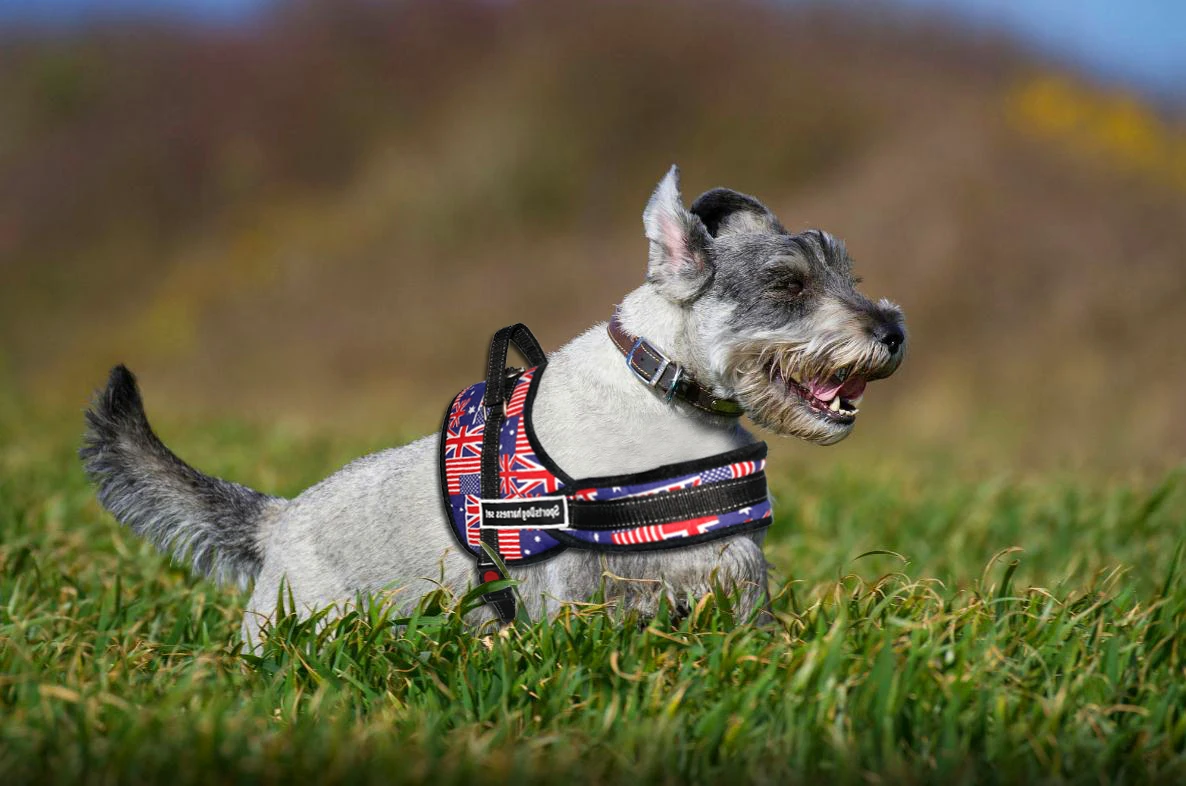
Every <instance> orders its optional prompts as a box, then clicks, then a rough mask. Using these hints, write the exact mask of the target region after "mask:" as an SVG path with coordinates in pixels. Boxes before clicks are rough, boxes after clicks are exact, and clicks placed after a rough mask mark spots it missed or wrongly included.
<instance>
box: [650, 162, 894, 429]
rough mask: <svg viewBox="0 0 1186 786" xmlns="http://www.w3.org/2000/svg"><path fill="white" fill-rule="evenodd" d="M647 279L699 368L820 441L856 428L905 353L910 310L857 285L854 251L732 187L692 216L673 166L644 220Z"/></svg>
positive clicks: (759, 415)
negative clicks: (870, 385)
mask: <svg viewBox="0 0 1186 786" xmlns="http://www.w3.org/2000/svg"><path fill="white" fill-rule="evenodd" d="M643 222H644V224H645V226H646V234H647V238H648V239H649V240H650V264H649V268H648V272H647V280H648V281H649V282H650V283H651V285H652V286H653V287H655V289H657V290H658V291H659V292H660V293H661V294H662V295H663V296H664V297H665V298H667V299H668V300H670V301H672V302H673V303H676V304H678V305H679V306H680V307H681V313H682V314H683V320H684V325H683V326H682V333H683V335H684V336H685V338H686V343H687V346H688V347H689V348H690V351H691V353H692V354H693V355H694V357H692V358H688V359H687V360H688V361H690V363H689V365H691V366H692V367H693V368H692V370H693V371H694V372H695V373H696V375H697V377H698V378H699V379H700V381H701V382H702V383H704V384H707V385H710V386H712V387H713V388H714V389H715V390H716V392H717V393H719V394H721V395H726V396H729V397H731V398H734V399H736V400H737V401H738V402H740V403H741V405H742V407H744V408H745V411H746V414H748V415H749V416H750V417H751V418H752V419H753V420H754V422H756V423H758V424H759V425H761V426H763V427H764V428H768V429H770V430H771V431H774V432H777V433H779V434H783V435H788V436H796V437H800V438H802V439H806V440H809V441H811V442H815V443H817V444H820V445H831V444H833V443H835V442H839V441H840V440H841V439H844V437H846V436H848V433H849V432H850V431H851V430H852V427H853V424H854V423H855V422H856V416H857V411H858V410H857V407H858V405H859V404H860V401H861V397H862V396H863V394H864V390H865V383H867V382H870V381H872V380H875V379H881V378H883V377H888V376H889V375H890V374H892V373H894V371H895V370H896V369H897V368H898V366H899V364H901V362H902V357H903V355H904V354H905V351H906V329H905V326H904V324H903V321H902V312H901V310H900V309H899V308H898V307H897V306H896V305H894V304H893V303H890V302H889V301H888V300H881V301H879V302H876V303H874V302H873V301H871V300H869V299H868V298H866V297H865V296H864V295H862V294H860V293H859V292H857V290H856V284H857V283H858V281H859V279H857V278H856V277H855V276H854V275H853V272H852V260H851V259H849V257H848V253H847V252H846V251H845V248H844V244H843V243H842V242H841V241H839V240H838V239H836V238H834V237H832V236H831V235H829V234H828V233H826V232H821V231H819V230H815V229H812V230H808V231H806V232H802V233H799V234H792V233H790V232H788V231H787V230H786V229H784V228H783V226H782V224H780V223H779V221H778V219H777V218H775V217H774V215H773V214H772V213H771V212H770V211H769V210H767V209H766V207H765V206H763V205H762V203H761V202H759V201H758V200H756V199H754V198H753V197H750V196H746V195H745V194H739V193H737V192H736V191H731V190H729V189H725V188H717V189H713V190H712V191H708V192H706V193H705V194H702V195H701V196H700V198H698V199H697V200H696V201H695V203H694V204H693V205H692V207H691V209H690V210H689V209H688V208H685V207H684V205H683V201H682V199H681V197H680V193H679V170H678V169H677V168H676V167H672V168H671V171H670V172H668V173H667V176H666V177H665V178H664V179H663V180H662V182H660V183H659V186H658V188H656V189H655V193H654V194H653V195H652V196H651V200H650V202H649V203H648V204H647V207H646V211H645V212H644V213H643Z"/></svg>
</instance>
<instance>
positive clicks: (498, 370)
mask: <svg viewBox="0 0 1186 786" xmlns="http://www.w3.org/2000/svg"><path fill="white" fill-rule="evenodd" d="M615 324H617V328H616V332H617V334H618V336H620V337H622V338H621V339H619V338H615V340H614V343H615V344H616V345H618V346H619V348H621V344H620V343H619V340H621V341H622V342H625V340H627V339H630V340H631V344H630V346H631V351H628V352H624V354H626V356H627V363H628V364H629V365H630V367H631V370H632V371H633V372H634V373H635V375H636V376H638V377H639V379H640V380H642V381H643V382H644V383H646V384H647V385H648V386H649V387H651V388H653V389H655V390H657V391H659V392H660V393H662V394H664V395H665V396H666V397H667V398H668V400H670V399H671V398H673V397H680V398H681V400H685V401H688V403H690V404H692V405H693V406H696V407H697V408H699V409H702V410H704V411H707V412H713V413H714V414H724V415H731V414H733V412H732V408H731V407H730V405H732V407H737V404H736V402H733V401H731V400H729V399H719V398H716V397H714V396H712V394H711V392H710V391H708V390H707V389H706V388H704V387H703V386H700V385H699V384H698V383H696V382H695V380H693V379H692V378H691V377H690V376H689V375H687V374H686V373H684V372H683V367H682V366H680V365H679V364H675V363H672V362H671V361H670V360H669V359H668V358H667V357H666V356H664V355H663V354H662V353H661V352H659V350H658V349H656V348H655V347H654V346H653V345H652V344H650V343H649V342H646V341H644V340H642V339H635V338H633V337H631V336H630V335H629V334H628V333H626V332H625V331H624V330H623V329H622V328H621V325H620V324H619V323H618V322H617V315H616V314H615V318H614V320H613V321H612V322H611V328H610V331H611V332H610V335H611V337H613V336H614V335H615V328H614V327H613V326H614V325H615ZM511 345H514V346H515V347H516V349H517V350H518V351H519V353H520V354H521V355H522V356H523V357H524V359H526V360H527V362H528V363H529V364H531V367H530V368H528V369H525V370H521V369H517V368H507V365H506V361H507V352H508V350H509V349H510V347H511ZM546 368H547V357H546V356H545V355H544V352H543V349H542V348H541V347H540V344H539V342H538V341H537V340H536V338H535V336H534V335H532V333H531V331H530V330H529V329H528V328H527V326H526V325H523V324H515V325H511V326H509V327H505V328H503V329H501V330H499V331H498V332H497V333H495V334H494V337H493V339H492V340H491V342H490V352H489V355H488V357H487V365H486V379H485V381H484V382H479V383H476V384H475V385H471V386H470V387H468V388H466V389H465V390H463V391H461V393H459V394H458V395H457V396H455V397H454V399H453V401H452V403H451V404H450V406H449V408H448V409H447V410H446V413H445V421H444V423H443V425H442V427H441V453H440V457H441V461H440V477H441V489H442V493H443V497H444V502H445V509H446V513H447V514H448V518H449V521H450V529H451V531H452V532H453V535H454V537H455V538H456V539H457V541H458V543H459V544H460V545H462V546H463V547H465V548H466V549H467V550H468V551H469V552H470V553H471V555H472V556H473V557H474V560H475V565H476V568H477V574H478V576H477V578H478V581H479V583H480V584H486V583H489V582H493V581H499V580H502V579H506V578H507V575H506V566H507V565H526V564H532V563H535V562H539V561H542V560H545V559H550V558H551V557H554V556H556V555H558V554H560V553H561V552H563V551H564V550H566V549H568V548H580V549H589V550H595V551H602V552H613V551H643V550H653V549H668V548H680V547H687V546H692V545H696V544H698V543H702V542H706V541H710V540H717V539H720V538H724V537H729V536H733V535H737V534H741V533H744V532H753V531H756V530H760V529H764V528H766V527H768V526H770V524H771V523H772V517H771V511H770V501H769V496H768V492H767V486H766V474H765V464H766V444H765V443H764V442H759V443H755V444H752V445H747V446H744V447H742V448H738V449H736V450H733V451H729V452H727V453H722V454H718V455H716V456H710V457H708V458H705V459H698V460H694V461H686V462H680V463H676V464H669V465H665V466H662V467H656V468H654V469H651V470H647V471H645V472H636V473H629V474H623V475H615V476H605V477H596V478H586V479H581V480H577V479H573V478H571V477H569V476H568V475H567V473H565V472H564V470H563V469H561V468H560V467H559V466H557V465H556V464H555V463H554V462H553V461H552V460H551V458H550V457H549V456H548V455H547V453H546V452H545V451H544V449H543V446H542V445H540V444H539V442H538V440H537V439H536V437H535V433H534V429H533V427H532V423H531V416H530V413H531V409H532V405H533V403H534V396H535V392H536V391H537V390H538V385H539V380H540V378H541V377H542V375H543V372H544V371H545V370H546ZM737 409H738V410H740V407H737ZM482 599H483V600H484V601H485V602H486V603H488V604H490V606H491V608H492V609H493V610H494V612H495V614H496V615H497V616H498V618H499V620H500V621H501V622H502V623H503V624H506V623H509V622H510V621H511V620H513V619H514V618H515V615H516V612H517V604H516V598H515V593H514V590H513V589H512V588H510V587H504V588H502V589H498V590H495V591H493V592H487V593H484V594H483V595H482Z"/></svg>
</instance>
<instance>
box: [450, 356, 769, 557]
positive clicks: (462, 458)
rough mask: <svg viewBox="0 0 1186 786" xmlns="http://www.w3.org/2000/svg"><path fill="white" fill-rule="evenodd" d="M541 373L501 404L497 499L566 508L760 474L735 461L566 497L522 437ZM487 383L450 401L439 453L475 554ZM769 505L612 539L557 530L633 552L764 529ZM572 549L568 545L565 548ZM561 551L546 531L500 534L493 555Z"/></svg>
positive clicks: (759, 467)
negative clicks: (561, 503) (538, 500)
mask: <svg viewBox="0 0 1186 786" xmlns="http://www.w3.org/2000/svg"><path fill="white" fill-rule="evenodd" d="M538 373H539V369H538V368H531V369H528V370H527V371H525V372H523V374H522V375H520V377H519V380H518V382H517V383H516V384H515V387H514V389H513V390H512V391H511V395H510V397H509V398H508V399H507V405H506V418H505V419H504V420H503V424H502V429H501V431H500V433H499V461H498V475H499V478H498V480H499V484H498V485H499V494H500V496H501V497H502V498H503V499H515V498H524V497H538V496H547V495H555V494H564V495H566V496H568V497H569V499H572V500H582V501H594V500H598V501H601V500H613V499H622V498H626V497H643V496H650V495H653V494H663V493H666V492H670V491H678V490H679V489H685V488H694V487H697V486H701V485H704V484H711V483H719V482H721V481H725V480H732V479H735V478H744V477H747V476H749V475H753V474H755V473H758V472H762V471H763V470H764V469H765V468H766V460H765V459H764V458H761V459H756V460H752V461H740V462H736V463H732V464H726V465H724V466H719V467H711V468H709V469H704V470H701V471H699V472H690V473H686V474H682V475H677V476H672V477H667V478H662V479H659V480H652V481H648V482H644V483H629V484H628V485H625V486H582V487H579V488H576V489H574V490H567V489H565V488H564V487H563V483H562V481H561V480H560V478H558V477H557V476H556V474H555V472H553V471H552V469H551V468H550V466H549V465H548V464H547V463H546V461H545V460H543V459H541V458H540V456H538V455H537V454H536V451H535V448H534V447H533V446H532V444H531V438H530V435H529V431H528V424H527V422H526V421H527V418H529V417H530V412H529V411H527V399H528V397H529V394H530V390H531V385H532V382H533V380H534V379H535V378H536V377H537V375H538ZM485 393H486V383H484V382H479V383H477V384H475V385H471V386H469V387H468V388H466V389H465V390H463V391H461V393H459V394H458V395H457V397H456V398H454V400H453V403H452V405H451V406H450V408H449V413H448V416H447V417H446V418H445V427H444V429H443V432H444V433H443V434H442V437H443V439H442V444H441V449H442V451H443V458H444V465H445V471H444V476H445V487H446V488H445V491H446V494H447V497H448V504H449V509H450V512H451V513H452V519H453V527H454V529H455V530H456V532H457V534H458V537H460V538H461V540H462V542H464V543H465V544H466V545H467V546H468V547H469V549H470V551H471V552H473V553H475V554H476V553H478V550H479V549H480V545H479V544H480V543H481V513H480V499H481V495H482V441H483V439H484V437H485V426H486V408H485V406H484V405H483V397H484V396H485ZM770 514H771V511H770V502H769V500H763V501H762V502H761V503H759V504H756V505H752V506H749V507H744V508H739V509H737V510H727V511H722V512H719V513H717V514H715V515H712V516H707V517H703V518H695V519H689V520H687V521H673V522H667V523H661V524H651V525H647V526H637V527H627V528H623V529H619V530H612V531H602V532H594V531H586V530H577V529H566V530H563V532H565V533H566V534H567V535H568V536H570V537H571V538H572V539H573V540H575V541H577V542H584V543H588V544H589V545H590V547H607V546H626V547H629V546H632V545H641V544H649V543H659V542H662V541H669V540H676V539H681V538H689V537H697V536H701V535H711V534H716V535H718V536H723V535H724V534H727V532H726V531H728V530H730V529H732V528H734V527H737V526H739V525H744V524H753V523H754V522H757V523H758V525H760V526H765V525H768V524H769V521H770ZM568 542H569V543H570V544H571V543H572V540H570V541H568ZM561 546H562V543H561V541H560V540H559V539H558V538H555V537H552V535H551V534H549V532H548V531H547V530H540V529H528V528H521V529H514V528H502V527H500V528H499V530H498V548H499V553H500V554H501V556H502V557H503V559H504V560H507V561H510V562H514V561H518V560H523V559H528V558H537V557H539V556H541V555H546V554H547V553H548V552H550V551H552V550H554V549H558V548H560V547H561Z"/></svg>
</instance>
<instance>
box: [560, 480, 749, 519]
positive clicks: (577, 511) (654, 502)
mask: <svg viewBox="0 0 1186 786" xmlns="http://www.w3.org/2000/svg"><path fill="white" fill-rule="evenodd" d="M766 498H767V490H766V473H765V472H755V473H754V474H752V475H747V476H746V477H744V478H738V479H736V480H726V481H721V482H719V483H713V484H711V485H708V486H696V487H693V488H687V489H681V490H679V491H670V492H666V493H663V494H655V495H653V496H647V497H628V498H626V499H619V500H612V501H595V502H583V501H580V500H569V502H568V518H569V526H571V527H572V528H573V529H583V530H610V529H622V528H624V527H639V526H646V525H649V524H661V523H665V522H672V521H684V520H687V519H694V518H703V517H706V516H712V515H716V514H718V513H722V512H724V511H727V510H737V509H738V508H740V507H744V506H746V505H750V506H752V505H758V504H759V503H762V502H765V501H766Z"/></svg>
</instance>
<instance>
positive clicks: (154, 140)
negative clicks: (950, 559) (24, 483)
mask: <svg viewBox="0 0 1186 786" xmlns="http://www.w3.org/2000/svg"><path fill="white" fill-rule="evenodd" d="M9 44H10V45H7V46H3V47H0V101H2V102H3V104H4V105H5V106H6V108H7V110H6V112H5V113H4V114H3V115H0V217H2V218H0V383H3V386H4V387H6V388H7V389H8V390H9V392H10V393H11V394H12V395H10V396H9V397H10V398H15V400H16V401H18V402H19V403H17V404H16V406H17V407H18V408H24V407H34V408H40V409H48V410H50V411H56V412H59V413H60V416H61V417H62V418H63V419H68V418H76V417H77V416H78V415H77V413H78V410H79V408H80V407H81V405H82V404H83V402H84V401H85V400H86V398H87V396H88V394H89V391H90V390H91V389H92V388H93V387H94V386H95V385H97V384H99V383H100V382H101V380H102V379H103V378H104V374H105V370H106V368H107V367H108V366H109V365H111V364H112V363H114V362H117V361H123V362H127V363H128V364H129V365H130V366H131V367H132V368H134V369H135V370H137V372H138V373H139V374H140V375H141V377H142V382H143V385H144V387H145V390H146V394H147V396H148V404H149V408H150V411H151V412H152V413H153V414H154V415H157V416H159V417H160V418H162V419H163V422H165V423H166V424H167V423H168V422H169V421H170V420H182V419H184V420H190V421H201V420H202V419H204V418H243V417H247V418H251V419H255V420H260V421H268V422H282V423H286V424H290V425H292V426H294V427H301V428H304V427H310V428H314V429H320V428H332V429H335V430H346V431H354V432H365V433H368V434H374V433H376V432H380V433H381V432H384V431H386V432H389V433H392V434H397V433H398V434H405V433H408V432H412V433H414V432H416V431H426V430H429V429H432V428H434V427H435V425H436V422H437V419H438V416H439V411H440V409H441V407H443V406H444V403H445V401H446V399H447V398H448V397H449V395H451V394H452V392H454V390H455V389H456V388H458V387H460V386H461V385H464V384H466V383H468V382H470V381H472V380H473V379H474V378H476V377H477V376H478V375H479V368H480V357H481V354H482V352H483V350H484V342H485V339H486V337H487V336H488V335H489V334H490V332H492V331H493V330H494V329H495V328H497V327H498V326H501V325H502V324H505V323H508V322H511V321H525V322H527V323H528V324H530V325H531V326H532V328H533V329H535V330H536V332H537V333H538V334H539V335H540V336H541V338H542V339H543V341H544V343H545V346H546V347H549V348H554V347H556V346H558V345H559V344H560V343H561V342H563V341H564V340H565V339H566V338H567V337H568V336H571V335H572V334H574V333H575V332H577V331H578V330H580V329H582V328H583V327H585V326H587V325H588V324H591V323H592V322H594V321H597V320H600V319H604V318H605V317H606V316H607V314H608V313H609V310H610V308H611V307H612V305H613V303H614V302H615V300H616V299H617V298H618V297H620V295H621V294H622V293H624V292H625V291H627V290H628V289H629V288H631V287H633V286H635V285H636V284H637V283H638V282H639V281H640V280H641V275H642V269H643V264H644V259H645V244H644V241H643V239H642V233H641V222H640V219H639V216H640V213H641V209H642V205H643V204H644V202H645V200H646V197H647V195H648V193H649V190H650V188H652V187H653V184H654V182H655V181H656V180H657V179H658V178H659V176H660V175H661V174H662V172H663V171H664V170H665V168H666V167H667V166H668V165H669V164H670V163H671V162H673V161H675V162H678V163H679V164H680V165H681V167H682V169H683V171H684V190H685V194H686V195H687V196H688V197H689V198H691V197H693V196H694V195H695V194H696V193H698V192H699V191H701V190H704V189H707V188H709V187H712V186H715V185H729V186H731V187H734V188H737V189H739V190H743V191H747V192H750V193H754V194H757V195H759V196H761V197H762V198H763V199H765V200H766V201H767V203H768V204H770V205H771V206H772V207H773V208H774V209H775V210H776V212H778V213H779V214H780V216H781V217H782V218H783V220H784V222H785V223H786V224H787V225H788V226H790V227H792V228H806V227H812V226H820V227H824V228H827V229H829V230H830V231H832V232H834V233H836V234H838V235H840V236H841V237H843V238H845V240H846V241H847V243H848V246H849V248H850V250H851V252H852V253H853V256H854V257H855V259H856V261H857V265H858V270H859V272H860V273H861V274H862V275H863V277H864V279H865V282H866V283H865V285H864V289H865V291H866V292H867V293H869V294H871V295H876V296H887V297H890V298H892V299H894V300H896V301H898V302H900V303H901V304H902V305H903V307H904V309H905V311H906V314H907V320H908V325H909V327H910V330H911V334H912V349H911V355H910V357H909V358H908V360H907V362H906V364H905V366H904V367H903V370H902V372H901V373H900V374H899V375H898V376H897V377H895V378H894V379H893V380H890V381H888V382H885V383H879V384H878V385H876V386H874V387H873V388H872V390H871V395H870V396H869V399H868V401H867V405H866V406H865V407H864V409H865V410H866V413H867V415H868V417H867V419H866V422H864V423H862V425H861V427H860V428H858V430H857V432H856V433H855V435H854V436H853V437H852V438H851V439H850V440H849V441H848V442H846V443H845V444H844V445H843V446H841V447H840V448H838V449H837V450H838V451H839V453H837V454H836V455H845V454H850V455H858V454H861V453H864V452H868V453H873V454H878V455H881V456H883V457H884V456H888V457H889V458H891V459H893V458H895V457H898V456H906V455H910V454H911V453H912V452H913V451H916V450H922V449H931V448H934V447H936V446H937V447H938V448H940V449H941V450H943V451H945V452H947V453H955V454H959V455H961V456H963V457H965V458H968V459H969V460H971V461H976V462H979V461H982V460H983V461H986V462H989V464H990V465H992V466H1002V465H1004V466H1029V465H1033V464H1040V465H1049V466H1054V467H1058V468H1067V467H1078V466H1084V467H1088V466H1092V467H1095V466H1098V467H1103V468H1108V469H1119V468H1124V467H1128V466H1133V465H1139V466H1146V467H1148V466H1153V467H1157V466H1163V465H1165V464H1166V463H1168V462H1174V461H1180V460H1181V458H1182V456H1183V454H1184V453H1186V414H1183V413H1182V412H1181V411H1180V409H1179V407H1178V402H1179V401H1180V399H1181V394H1180V392H1179V391H1180V390H1181V389H1182V388H1183V386H1186V363H1183V359H1182V358H1183V354H1182V352H1181V350H1180V348H1179V347H1178V343H1179V341H1178V338H1177V337H1178V336H1179V335H1180V334H1182V332H1183V331H1184V330H1186V309H1183V308H1182V307H1181V306H1180V305H1179V304H1180V303H1181V300H1182V298H1183V296H1186V274H1184V273H1183V267H1182V262H1183V260H1184V259H1186V158H1183V153H1182V151H1184V150H1186V134H1183V132H1182V130H1181V126H1180V125H1176V124H1175V123H1176V121H1174V120H1173V119H1172V118H1168V119H1167V116H1165V115H1159V114H1156V113H1153V112H1152V111H1151V110H1149V109H1147V108H1145V107H1143V106H1141V105H1140V104H1139V103H1136V102H1134V101H1132V100H1131V99H1129V98H1128V97H1117V96H1111V95H1106V94H1103V93H1100V92H1099V91H1097V90H1095V89H1093V88H1091V87H1090V86H1089V85H1082V84H1079V83H1077V82H1076V81H1074V80H1073V79H1070V78H1067V77H1061V76H1058V75H1053V74H1051V73H1048V72H1047V71H1046V70H1045V69H1044V68H1043V67H1041V66H1040V65H1039V64H1036V63H1034V62H1031V61H1028V60H1027V59H1025V58H1024V57H1022V56H1020V55H1018V54H1017V53H1015V52H1012V51H1010V49H1009V48H1008V47H1006V46H1004V45H1000V44H993V45H989V44H984V43H982V42H975V41H970V40H965V39H962V38H960V37H959V36H957V35H956V34H954V33H951V32H950V31H945V30H942V29H919V28H918V27H917V26H911V25H906V24H903V23H900V22H898V21H895V20H891V19H889V18H887V17H883V16H877V17H875V18H863V19H854V18H850V17H845V16H840V15H836V14H832V13H823V12H819V11H803V10H799V11H795V12H776V11H773V10H770V9H767V8H763V7H759V6H748V5H747V6H734V5H725V4H718V3H696V4H689V3H682V4H676V5H674V6H671V5H666V6H657V5H656V6H651V5H648V6H644V7H637V6H635V5H633V4H631V5H627V4H619V3H610V4H599V5H598V6H596V7H587V8H577V7H573V6H568V5H566V6H563V7H558V6H556V5H554V4H544V3H520V4H513V5H505V6H504V5H501V4H490V3H473V4H459V3H446V4H433V3H427V2H414V3H405V4H399V5H397V6H384V7H382V8H379V7H377V6H376V5H374V4H367V3H348V4H332V5H331V4H329V3H304V4H299V5H297V6H295V7H292V8H289V9H288V10H284V11H280V12H277V13H276V14H275V16H274V17H273V18H271V19H270V20H268V22H267V23H266V24H264V25H261V26H260V27H259V28H258V29H251V30H240V31H226V30H223V31H205V32H201V33H196V32H192V31H190V32H187V31H182V30H177V29H169V28H163V27H143V28H120V29H100V30H92V31H90V32H88V33H86V34H85V35H82V36H79V37H59V38H55V39H52V40H35V39H22V40H13V41H10V42H9ZM430 335H431V339H430V340H429V336H430ZM413 339H415V340H413ZM4 380H7V381H6V382H5V381H4ZM782 449H783V450H785V451H787V452H788V454H793V455H795V456H797V457H799V459H800V460H808V459H809V458H810V459H814V458H817V457H818V456H819V455H820V454H818V453H814V452H812V450H813V449H809V448H805V447H798V446H784V447H783V448H782Z"/></svg>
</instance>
